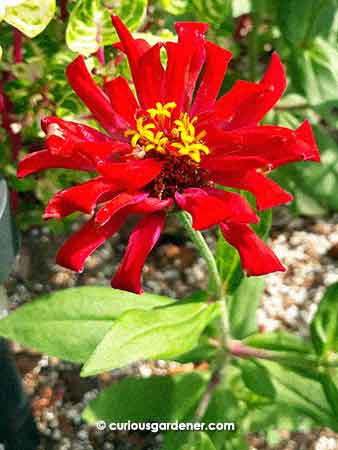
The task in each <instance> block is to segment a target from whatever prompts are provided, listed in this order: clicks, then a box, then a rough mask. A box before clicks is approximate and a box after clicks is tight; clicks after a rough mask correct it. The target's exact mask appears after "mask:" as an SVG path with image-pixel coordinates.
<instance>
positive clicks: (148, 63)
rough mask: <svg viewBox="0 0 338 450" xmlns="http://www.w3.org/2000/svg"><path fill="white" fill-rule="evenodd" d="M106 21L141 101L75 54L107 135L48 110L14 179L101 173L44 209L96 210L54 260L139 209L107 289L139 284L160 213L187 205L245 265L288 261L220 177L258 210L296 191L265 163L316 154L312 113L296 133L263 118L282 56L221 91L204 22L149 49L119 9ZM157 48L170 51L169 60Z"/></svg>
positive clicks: (88, 249)
mask: <svg viewBox="0 0 338 450" xmlns="http://www.w3.org/2000/svg"><path fill="white" fill-rule="evenodd" d="M113 23H114V26H115V28H116V31H117V33H118V35H119V37H120V40H121V42H120V43H119V44H117V45H116V46H117V47H118V48H119V49H120V50H122V51H123V52H124V53H125V54H126V55H127V57H128V60H129V65H130V69H131V73H132V77H133V82H134V86H135V90H136V94H137V99H136V98H135V96H134V94H133V92H132V90H131V89H130V86H129V84H128V82H127V81H126V80H125V79H124V78H122V77H117V78H115V79H113V80H111V81H108V82H106V83H105V84H104V86H103V90H101V88H100V87H98V86H97V85H96V84H95V82H94V81H93V79H92V77H91V75H90V73H89V72H88V70H87V68H86V65H85V62H84V59H83V57H82V56H79V57H78V58H76V59H75V61H73V62H72V63H71V64H70V65H69V66H68V68H67V77H68V80H69V83H70V84H71V86H72V88H73V89H74V91H75V92H76V94H77V95H78V96H79V97H80V98H81V99H82V101H83V102H84V103H85V104H86V105H87V107H88V108H89V109H90V111H91V113H92V114H93V116H94V117H95V118H96V119H97V120H98V122H99V123H100V124H101V126H102V127H103V128H104V129H105V130H106V132H107V134H103V133H101V132H99V131H97V130H95V129H93V128H90V127H88V126H84V125H80V124H77V123H74V122H69V121H64V120H61V119H58V118H56V117H47V118H45V119H43V121H42V127H43V129H44V131H45V132H46V134H47V142H46V149H45V150H42V151H39V152H36V153H32V154H29V155H27V156H26V157H25V158H24V159H23V160H22V161H21V162H20V164H19V169H18V176H19V177H24V176H26V175H29V174H31V173H34V172H38V171H40V170H43V169H48V168H57V167H59V168H60V167H62V168H68V169H78V170H84V171H94V172H97V173H98V174H99V175H98V176H97V177H96V178H94V179H92V180H90V181H88V182H86V183H83V184H80V185H78V186H74V187H72V188H70V189H66V190H64V191H61V192H59V193H58V194H56V195H55V197H53V198H52V199H51V201H50V202H49V204H48V206H47V208H46V211H45V214H44V217H45V218H46V219H49V218H52V217H53V218H62V217H65V216H67V215H69V214H71V213H72V212H74V211H82V212H84V213H87V214H92V218H91V219H90V220H89V221H88V222H87V223H86V224H85V225H84V226H83V228H82V229H81V230H80V231H78V232H77V233H76V234H74V235H73V236H72V237H71V238H70V239H69V240H68V241H67V242H66V243H65V244H64V245H63V247H62V248H61V249H60V251H59V253H58V256H57V262H58V263H59V264H60V265H62V266H65V267H68V268H70V269H73V270H76V271H81V270H82V269H83V267H84V263H85V260H86V258H87V257H88V256H89V255H90V254H91V253H92V252H93V251H94V250H95V249H96V248H97V247H98V246H100V245H101V244H102V243H103V242H104V241H105V240H106V239H108V238H109V237H111V236H112V235H113V234H114V233H115V232H116V231H118V230H119V229H120V227H121V226H122V225H123V223H124V221H125V220H126V217H127V216H128V215H129V214H141V215H142V218H141V220H140V222H139V223H138V224H137V225H136V228H135V229H134V231H133V232H132V234H131V236H130V239H129V244H128V247H127V250H126V253H125V255H124V257H123V260H122V263H121V265H120V267H119V269H118V271H117V273H116V274H115V276H114V278H113V280H112V286H113V287H116V288H120V289H126V290H129V291H133V292H137V293H140V292H142V288H141V281H140V280H141V271H142V267H143V265H144V261H145V259H146V257H147V255H148V254H149V252H150V251H151V250H152V248H153V247H154V245H155V244H156V242H157V240H158V239H159V236H160V234H161V231H162V229H163V226H164V222H165V217H166V213H167V212H168V211H172V210H173V209H177V208H183V209H185V210H186V211H188V212H189V213H190V214H191V216H192V219H193V222H192V224H193V227H194V228H195V229H197V230H204V229H206V228H209V227H211V226H213V225H216V224H219V225H220V227H221V230H222V233H223V236H224V237H225V239H226V240H227V241H228V242H229V243H230V244H231V245H232V246H234V247H235V248H236V249H237V250H238V252H239V254H240V257H241V262H242V266H243V269H244V270H245V271H246V272H247V274H248V275H262V274H266V273H270V272H274V271H278V270H285V269H284V267H283V266H282V265H281V263H280V262H279V260H278V259H277V257H276V256H275V255H274V253H273V252H272V251H271V250H270V249H269V247H267V245H266V244H265V243H264V242H263V241H261V240H260V239H259V238H258V237H257V236H256V234H255V233H254V232H253V231H252V229H251V228H250V226H249V225H248V224H250V223H256V222H257V221H258V220H259V219H258V217H257V215H256V214H255V212H254V211H253V209H252V208H251V206H250V205H249V204H248V203H247V202H246V200H245V199H244V198H243V197H241V196H240V195H239V194H237V193H234V192H228V191H225V190H221V189H218V188H217V187H216V184H215V183H217V184H219V185H223V186H225V187H229V188H236V189H243V190H246V191H249V192H251V193H252V194H253V195H254V196H255V197H256V203H257V209H258V210H263V209H266V208H271V207H273V206H277V205H281V204H283V203H287V202H289V201H290V200H291V199H292V196H291V195H290V194H288V193H287V192H285V191H284V190H283V189H281V188H280V187H279V186H278V185H277V184H276V183H275V182H274V181H272V180H270V179H269V178H267V177H266V174H267V173H268V172H269V171H270V170H271V169H274V168H276V167H278V166H280V165H282V164H286V163H290V162H294V161H299V160H312V161H319V153H318V149H317V146H316V143H315V140H314V137H313V134H312V131H311V127H310V125H309V123H308V122H307V121H305V122H304V123H303V124H302V125H301V126H300V127H299V128H297V129H296V130H294V131H293V130H290V129H288V128H283V127H279V126H261V125H258V123H259V122H260V120H261V119H262V118H263V116H264V115H265V114H266V113H267V112H268V111H269V110H270V109H271V108H272V107H273V106H274V105H275V103H276V102H277V101H278V99H279V98H280V97H281V95H282V93H283V92H284V89H285V84H286V82H285V74H284V70H283V67H282V64H281V62H280V59H279V57H278V55H277V54H276V53H274V54H273V55H272V59H271V63H270V65H269V67H268V69H267V71H266V73H265V75H264V77H263V79H262V80H261V81H260V82H259V83H249V82H247V81H243V80H239V81H237V82H236V83H235V84H234V86H233V87H232V89H230V91H229V92H227V93H226V94H225V95H223V96H222V97H221V98H219V99H218V100H216V98H217V95H218V92H219V89H220V87H221V84H222V81H223V78H224V75H225V72H226V69H227V65H228V63H229V60H230V58H231V53H229V52H228V51H227V50H225V49H223V48H220V47H218V46H217V45H215V44H213V43H212V42H209V41H208V40H206V38H205V32H206V31H207V25H205V24H202V23H177V24H176V30H177V34H178V42H177V43H174V42H166V43H158V44H156V45H154V46H152V47H151V46H150V45H149V44H148V43H147V42H145V41H144V40H142V39H134V38H133V37H132V35H131V34H130V33H129V31H128V30H127V28H126V27H125V26H124V24H123V23H122V22H121V20H120V19H119V18H118V17H113ZM161 49H165V51H166V55H167V63H166V67H164V65H163V64H162V63H161V58H160V52H161ZM198 80H199V82H198ZM99 204H103V205H102V206H101V207H100V208H99V209H97V211H96V212H95V208H96V207H97V205H99Z"/></svg>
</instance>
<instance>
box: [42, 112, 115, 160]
mask: <svg viewBox="0 0 338 450" xmlns="http://www.w3.org/2000/svg"><path fill="white" fill-rule="evenodd" d="M41 127H42V129H43V131H44V132H45V133H46V135H47V142H46V144H47V148H48V150H49V151H50V152H51V153H52V154H54V155H59V156H70V155H72V153H73V151H74V146H75V145H76V144H78V143H81V142H96V143H104V142H106V143H109V142H111V139H110V138H109V137H108V136H106V135H105V134H103V133H101V132H100V131H98V130H95V129H94V128H92V127H88V126H87V125H82V124H80V123H76V122H71V121H69V120H62V119H59V118H58V117H54V116H48V117H44V118H43V119H42V120H41Z"/></svg>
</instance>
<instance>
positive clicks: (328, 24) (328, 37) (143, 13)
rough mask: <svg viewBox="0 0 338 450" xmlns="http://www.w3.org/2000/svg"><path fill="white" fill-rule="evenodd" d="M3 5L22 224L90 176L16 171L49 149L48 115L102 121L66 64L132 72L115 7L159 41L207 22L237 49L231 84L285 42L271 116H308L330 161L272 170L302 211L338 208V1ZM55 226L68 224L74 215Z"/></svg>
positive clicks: (279, 119)
mask: <svg viewBox="0 0 338 450" xmlns="http://www.w3.org/2000/svg"><path fill="white" fill-rule="evenodd" d="M6 4H7V7H6ZM4 5H5V7H2V8H0V20H1V19H2V21H1V22H0V44H1V46H2V53H3V55H2V60H1V62H0V115H1V117H0V123H1V124H2V128H0V168H1V172H2V173H3V174H4V175H5V176H6V178H7V179H8V181H9V184H10V186H11V188H12V190H13V202H14V206H15V208H16V210H17V218H18V221H19V223H20V226H21V228H22V229H27V228H28V227H30V226H31V225H33V224H39V223H41V220H42V219H41V212H42V209H43V206H44V205H45V204H46V203H47V200H48V199H49V198H50V197H51V195H52V194H53V193H55V192H56V191H58V190H60V189H62V188H66V187H69V186H71V185H73V184H74V183H78V182H80V181H83V180H85V179H86V177H87V176H88V175H86V174H79V173H75V172H74V173H72V172H70V171H64V170H53V171H50V172H44V173H41V174H38V175H37V176H35V177H29V178H28V179H24V180H17V179H16V177H15V172H16V164H17V159H18V158H19V157H20V156H22V155H23V154H25V153H27V152H31V151H35V150H38V149H42V148H43V138H44V137H43V133H42V131H41V129H40V119H41V117H43V116H45V115H58V116H59V117H61V118H64V119H68V120H76V121H80V122H84V123H90V124H91V125H93V126H97V125H96V124H95V122H93V121H92V120H91V118H90V116H89V115H88V111H86V110H85V109H84V107H83V105H82V104H81V103H80V102H79V100H78V99H77V97H76V96H75V94H74V93H73V92H72V90H71V89H70V87H69V86H68V84H67V81H66V77H65V68H66V66H67V64H68V63H69V62H70V61H72V60H73V59H74V58H75V56H76V54H77V53H82V54H84V55H85V56H86V57H88V64H89V66H90V67H91V68H92V72H93V74H94V76H95V79H96V80H97V82H99V83H100V82H102V80H103V79H109V78H113V77H115V76H117V75H118V74H123V75H124V76H127V77H128V76H129V73H128V67H127V64H126V61H125V59H122V60H121V57H119V56H118V52H117V51H116V50H115V49H113V48H112V46H111V44H112V42H114V41H116V40H117V37H116V34H115V32H114V30H113V28H112V25H111V20H110V14H111V13H112V12H114V13H117V14H119V15H120V16H121V18H122V19H123V20H124V21H125V22H126V23H127V25H128V27H129V28H130V29H131V30H132V31H133V32H135V33H137V34H138V35H139V36H140V35H143V37H145V38H146V39H148V40H149V41H151V42H156V41H157V40H159V39H166V40H168V39H174V34H173V25H174V22H175V21H182V20H183V21H187V20H198V21H205V22H208V23H209V24H210V27H209V32H208V33H209V39H211V40H213V41H215V42H217V43H218V44H219V45H222V46H224V47H226V48H228V49H229V50H230V51H232V52H233V53H234V58H233V60H232V62H231V64H230V67H229V70H228V74H227V77H226V79H225V81H224V85H223V86H222V92H225V91H226V90H227V89H229V88H230V87H231V85H232V84H233V83H234V81H235V80H236V79H238V78H241V79H247V80H251V81H256V80H258V79H259V78H260V77H261V76H262V74H263V72H264V70H265V67H266V65H267V63H268V61H269V58H270V55H271V53H272V51H273V50H277V51H278V52H279V53H280V55H281V58H282V60H283V62H284V64H285V67H286V71H287V77H288V88H287V92H286V93H285V95H284V97H283V99H282V101H280V103H279V104H278V105H277V107H276V108H275V109H274V110H273V111H272V112H271V113H269V114H268V116H267V117H266V119H265V122H266V123H270V124H278V125H282V126H289V127H292V128H295V127H297V126H298V124H299V123H300V122H301V121H302V120H303V119H304V118H305V117H307V118H309V119H310V121H311V123H312V125H313V127H314V131H315V134H316V138H317V141H318V145H319V148H320V150H321V155H322V164H320V165H319V164H314V163H308V162H307V163H306V164H302V163H298V164H295V165H288V166H286V167H283V168H281V169H279V170H278V171H276V172H275V173H273V175H272V176H273V177H275V178H276V179H277V180H278V181H279V182H280V183H281V184H282V185H283V186H284V188H286V189H287V190H289V191H291V192H292V193H293V194H294V196H295V202H293V203H292V205H291V206H290V207H291V208H292V211H293V212H294V214H305V215H323V214H327V213H330V211H334V210H337V206H338V195H337V193H336V192H337V185H338V184H337V179H338V147H337V136H338V132H337V123H338V115H337V113H338V11H337V10H338V8H337V7H338V0H251V1H250V0H157V1H154V0H150V1H147V0H120V1H119V2H116V1H108V0H106V1H104V0H73V1H71V0H69V1H65V0H60V1H58V2H56V3H55V0H48V1H47V2H45V1H44V2H42V1H37V0H34V1H27V0H23V1H11V0H7V3H6V1H5V2H4ZM19 30H20V31H19ZM42 30H43V31H42ZM33 37H34V38H33ZM104 60H105V64H102V63H103V61H104ZM16 193H17V194H16ZM73 219H74V216H73V217H72V218H71V219H69V220H73ZM50 226H51V227H52V229H53V230H55V231H62V230H63V227H64V226H67V221H65V222H64V223H63V224H60V223H56V222H54V221H51V222H50Z"/></svg>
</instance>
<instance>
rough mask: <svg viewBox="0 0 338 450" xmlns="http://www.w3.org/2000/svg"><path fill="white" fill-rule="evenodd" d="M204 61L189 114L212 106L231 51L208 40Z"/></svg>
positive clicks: (230, 56)
mask: <svg viewBox="0 0 338 450" xmlns="http://www.w3.org/2000/svg"><path fill="white" fill-rule="evenodd" d="M205 49H206V61H205V67H204V73H203V77H202V80H201V84H200V86H199V88H198V91H197V94H196V97H195V99H194V102H193V105H192V108H191V115H195V114H198V113H200V112H203V111H207V110H209V109H211V108H212V106H213V105H214V103H215V100H216V98H217V95H218V92H219V90H220V88H221V86H222V82H223V79H224V76H225V73H226V71H227V68H228V64H229V61H230V59H231V58H232V53H230V52H229V51H228V50H225V49H224V48H222V47H219V46H218V45H215V44H213V43H212V42H210V41H207V42H206V45H205Z"/></svg>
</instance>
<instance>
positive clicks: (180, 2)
mask: <svg viewBox="0 0 338 450" xmlns="http://www.w3.org/2000/svg"><path fill="white" fill-rule="evenodd" d="M160 2H161V5H162V6H163V8H164V9H165V10H166V11H168V13H170V14H173V15H175V16H178V15H181V14H184V13H185V11H186V9H187V6H188V0H160Z"/></svg>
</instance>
